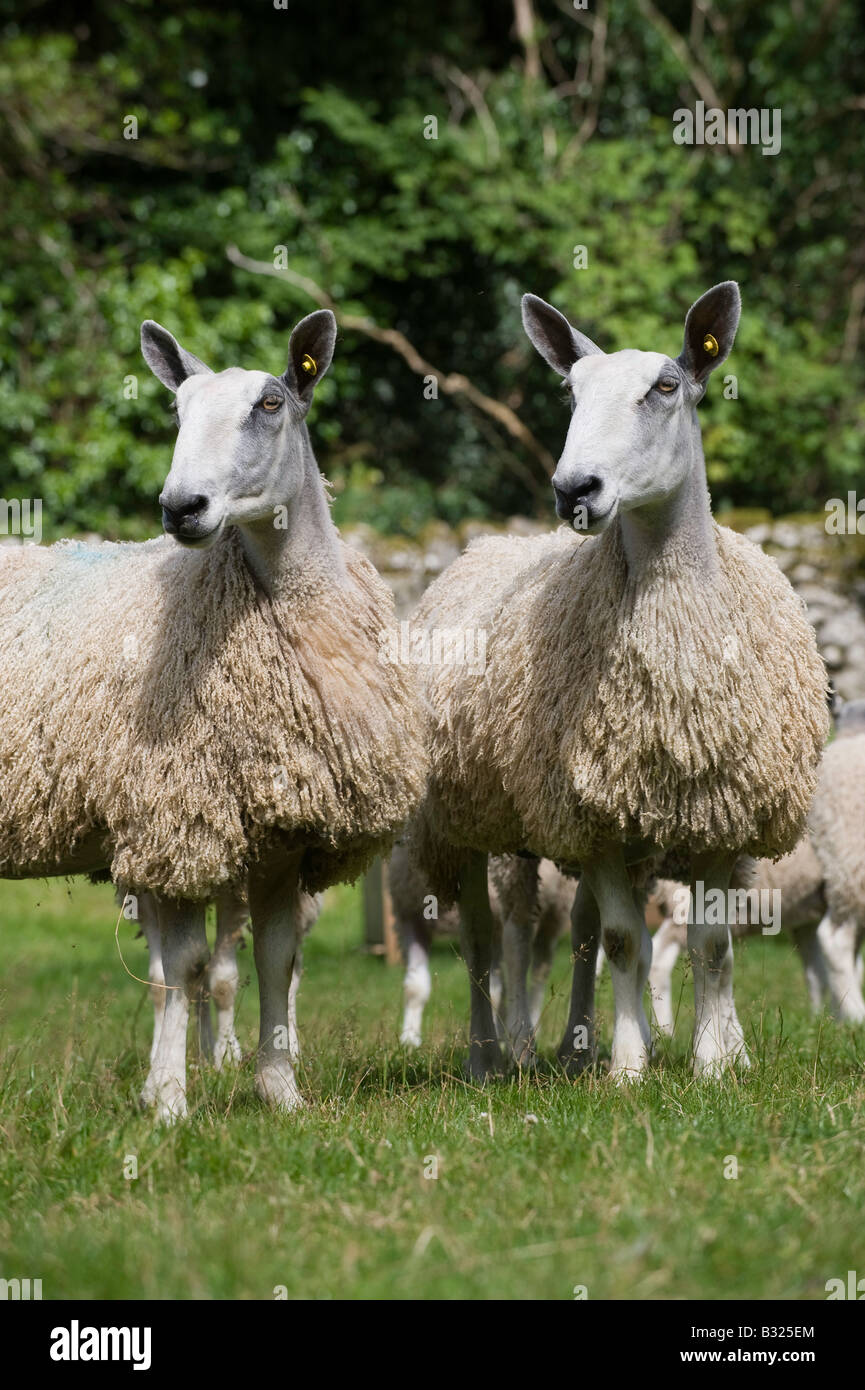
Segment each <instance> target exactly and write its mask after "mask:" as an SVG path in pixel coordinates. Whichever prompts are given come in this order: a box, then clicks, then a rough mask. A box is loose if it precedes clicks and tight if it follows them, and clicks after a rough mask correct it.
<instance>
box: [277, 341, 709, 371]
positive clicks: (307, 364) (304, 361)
mask: <svg viewBox="0 0 865 1390" xmlns="http://www.w3.org/2000/svg"><path fill="white" fill-rule="evenodd" d="M712 342H713V343H714V342H715V340H714V338H713V339H712ZM715 351H716V352H717V351H718V345H717V343H715ZM300 366H301V371H304V372H309V374H310V376H316V374H317V373H318V367H317V366H316V365H315V358H314V357H310V355H309V353H308V352H305V353H304V354H303V357H302V358H301V359H300Z"/></svg>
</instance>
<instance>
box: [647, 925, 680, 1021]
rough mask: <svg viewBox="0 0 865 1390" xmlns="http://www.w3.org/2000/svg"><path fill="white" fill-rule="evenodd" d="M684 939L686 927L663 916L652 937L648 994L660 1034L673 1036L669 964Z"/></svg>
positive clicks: (673, 961) (672, 963)
mask: <svg viewBox="0 0 865 1390" xmlns="http://www.w3.org/2000/svg"><path fill="white" fill-rule="evenodd" d="M686 941H687V927H686V926H685V924H684V922H683V923H681V925H680V924H679V923H678V922H675V921H674V920H673V918H672V917H666V918H665V919H664V921H663V922H662V923H661V925H660V926H659V927H658V930H657V931H656V932H655V935H654V937H653V938H652V968H651V970H650V971H649V996H650V998H651V1000H652V1011H653V1013H654V1015H655V1022H656V1024H657V1025H658V1029H659V1031H660V1032H661V1033H664V1034H666V1036H667V1037H668V1038H671V1037H672V1036H673V1032H674V1020H673V967H674V965H675V964H676V961H677V960H678V959H679V954H680V952H681V950H682V947H683V946H684V945H685V944H686Z"/></svg>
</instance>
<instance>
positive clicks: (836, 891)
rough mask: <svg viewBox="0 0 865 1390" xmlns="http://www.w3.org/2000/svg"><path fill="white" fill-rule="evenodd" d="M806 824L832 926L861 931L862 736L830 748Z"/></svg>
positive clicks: (864, 888)
mask: <svg viewBox="0 0 865 1390" xmlns="http://www.w3.org/2000/svg"><path fill="white" fill-rule="evenodd" d="M808 823H809V828H810V831H811V843H812V844H813V846H814V850H815V852H816V855H817V858H818V859H819V861H820V867H821V869H822V872H823V875H824V878H825V882H826V901H827V904H828V907H829V912H830V913H831V916H832V920H833V922H834V923H835V924H836V925H837V926H840V925H841V924H842V923H844V922H851V921H853V922H858V923H859V924H860V925H863V926H865V834H863V830H862V827H863V824H865V733H862V734H841V735H839V737H838V738H836V739H835V741H834V743H830V744H829V747H828V748H827V749H826V752H825V753H824V754H823V762H822V764H821V766H820V780H819V782H818V783H817V791H816V792H815V794H814V802H813V804H812V806H811V814H810V816H809V818H808Z"/></svg>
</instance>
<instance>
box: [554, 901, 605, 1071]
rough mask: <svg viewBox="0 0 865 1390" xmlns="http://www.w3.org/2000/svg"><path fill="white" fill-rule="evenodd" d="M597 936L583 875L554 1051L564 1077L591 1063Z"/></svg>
mask: <svg viewBox="0 0 865 1390" xmlns="http://www.w3.org/2000/svg"><path fill="white" fill-rule="evenodd" d="M600 938H601V918H600V914H599V912H598V904H597V902H596V901H595V897H594V894H593V893H592V890H591V888H590V887H589V885H588V882H587V881H586V878H585V876H583V878H581V879H580V883H579V887H578V888H577V892H576V897H575V898H574V904H573V907H572V908H571V954H572V955H573V958H574V975H573V979H572V981H571V1008H570V1013H569V1014H568V1022H567V1025H566V1027H565V1036H564V1037H563V1038H562V1041H561V1043H560V1044H559V1050H558V1053H557V1054H556V1055H557V1056H558V1059H559V1061H560V1062H561V1064H562V1066H563V1067H564V1069H565V1071H566V1072H567V1074H568V1076H579V1074H580V1072H582V1071H585V1069H586V1068H587V1067H591V1066H594V1063H595V977H596V963H595V962H596V958H597V956H598V946H599V943H600Z"/></svg>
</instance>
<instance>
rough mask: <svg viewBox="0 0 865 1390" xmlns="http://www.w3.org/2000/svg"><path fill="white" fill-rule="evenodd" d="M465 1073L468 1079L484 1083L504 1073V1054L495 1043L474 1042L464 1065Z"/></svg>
mask: <svg viewBox="0 0 865 1390" xmlns="http://www.w3.org/2000/svg"><path fill="white" fill-rule="evenodd" d="M463 1073H464V1075H465V1077H466V1079H467V1080H468V1081H475V1082H477V1083H478V1085H481V1086H482V1085H483V1084H484V1082H486V1081H492V1080H493V1079H497V1078H499V1077H501V1076H503V1075H504V1069H503V1067H502V1054H501V1052H500V1051H499V1048H498V1046H497V1045H496V1044H495V1043H472V1046H471V1051H470V1053H469V1055H468V1059H467V1060H466V1062H465V1063H464V1065H463Z"/></svg>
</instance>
